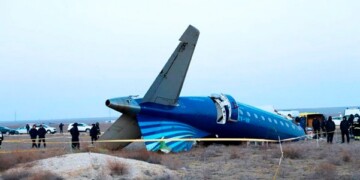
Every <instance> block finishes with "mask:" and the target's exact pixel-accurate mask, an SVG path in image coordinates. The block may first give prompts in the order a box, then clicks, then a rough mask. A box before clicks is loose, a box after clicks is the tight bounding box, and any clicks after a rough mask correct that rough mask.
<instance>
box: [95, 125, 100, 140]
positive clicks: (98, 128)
mask: <svg viewBox="0 0 360 180" xmlns="http://www.w3.org/2000/svg"><path fill="white" fill-rule="evenodd" d="M95 126H96V130H97V139H99V137H100V134H101V131H100V125H99V122H96V125H95Z"/></svg>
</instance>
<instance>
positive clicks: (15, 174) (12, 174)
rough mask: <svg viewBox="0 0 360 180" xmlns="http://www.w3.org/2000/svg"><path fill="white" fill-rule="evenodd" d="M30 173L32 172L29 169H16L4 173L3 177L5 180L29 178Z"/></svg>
mask: <svg viewBox="0 0 360 180" xmlns="http://www.w3.org/2000/svg"><path fill="white" fill-rule="evenodd" d="M30 175H31V173H30V172H28V171H21V170H14V171H8V172H6V173H4V174H2V176H1V179H3V180H19V179H28V178H29V177H30Z"/></svg>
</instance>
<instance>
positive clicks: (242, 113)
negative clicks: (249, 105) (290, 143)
mask: <svg viewBox="0 0 360 180" xmlns="http://www.w3.org/2000/svg"><path fill="white" fill-rule="evenodd" d="M239 112H240V114H241V115H244V112H243V111H242V110H241V109H239ZM246 114H247V116H249V117H251V114H250V112H246ZM254 117H255V118H256V119H258V118H259V116H258V115H257V114H255V113H254ZM261 119H262V120H263V121H265V117H264V116H261ZM273 120H274V123H275V124H278V122H277V120H276V119H273ZM268 121H269V122H270V123H272V119H271V118H270V117H268ZM279 122H280V124H281V126H284V124H285V125H286V126H287V127H290V126H289V124H288V123H283V122H282V121H280V120H279ZM291 127H292V128H293V129H295V126H294V125H293V124H292V125H291Z"/></svg>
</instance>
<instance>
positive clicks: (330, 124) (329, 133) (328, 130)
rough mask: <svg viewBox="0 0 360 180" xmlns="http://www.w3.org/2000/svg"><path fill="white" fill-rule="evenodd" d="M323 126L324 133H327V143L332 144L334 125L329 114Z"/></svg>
mask: <svg viewBox="0 0 360 180" xmlns="http://www.w3.org/2000/svg"><path fill="white" fill-rule="evenodd" d="M325 128H326V133H327V143H330V144H332V141H333V137H334V133H335V128H336V127H335V123H334V121H333V120H332V117H331V116H329V118H328V120H327V122H326V124H325Z"/></svg>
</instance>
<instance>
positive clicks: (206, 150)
mask: <svg viewBox="0 0 360 180" xmlns="http://www.w3.org/2000/svg"><path fill="white" fill-rule="evenodd" d="M55 137H56V136H55ZM86 138H88V136H87V135H84V136H82V137H80V139H82V140H85V141H86ZM64 139H65V138H64ZM60 140H61V139H60ZM60 140H59V141H60ZM63 141H65V140H63ZM67 141H68V138H67ZM8 145H9V144H3V147H4V148H8V149H6V150H13V149H11V148H10V149H9V146H8ZM53 146H56V145H52V144H50V143H49V144H48V148H49V149H47V150H46V151H45V150H34V151H32V150H31V149H30V146H29V144H26V145H25V146H24V147H23V146H21V145H19V146H15V145H13V147H12V148H14V149H16V148H18V149H25V150H30V151H29V152H31V153H29V152H26V153H24V152H21V151H13V152H12V153H10V154H0V171H4V170H6V169H9V168H11V167H14V166H16V165H18V164H20V163H25V162H34V161H35V160H37V159H44V158H47V157H52V156H56V155H62V154H66V153H70V152H71V151H70V149H69V147H70V146H69V145H66V146H67V147H68V149H64V150H63V149H61V148H63V147H64V145H63V144H61V145H59V146H56V147H58V149H61V151H58V150H57V151H55V152H53V151H51V148H53ZM139 147H140V146H139ZM282 147H283V152H284V156H285V158H284V159H283V161H282V164H281V168H280V171H279V174H278V177H277V178H279V179H334V178H337V179H359V178H360V173H358V169H359V168H360V156H357V155H358V154H360V142H359V141H353V142H351V143H350V144H340V143H336V141H335V142H334V144H327V143H326V141H319V146H318V145H317V142H316V141H311V140H309V141H299V142H293V143H284V144H282ZM81 148H82V149H81V151H85V152H99V153H103V154H110V155H115V156H120V157H124V158H131V159H136V160H141V161H145V162H150V163H155V164H161V165H164V166H166V167H168V168H170V169H173V170H176V171H178V172H180V173H181V174H183V177H182V178H183V179H223V178H224V177H227V178H228V179H239V178H240V179H241V178H244V179H272V178H273V175H274V174H275V171H276V168H277V167H278V163H279V158H280V156H281V151H280V146H279V144H277V143H275V144H269V145H268V146H261V145H256V144H251V143H250V144H249V145H246V144H244V145H235V146H234V145H233V146H224V145H218V144H212V145H209V146H206V147H204V146H195V147H194V148H193V149H192V150H191V151H188V152H182V153H170V154H162V153H154V152H148V151H146V150H145V149H144V146H142V147H141V148H138V149H136V148H135V149H123V150H121V151H108V150H105V149H102V148H98V147H88V146H87V145H86V143H85V142H82V143H81ZM29 154H31V155H29ZM34 163H36V162H34ZM27 166H28V167H31V166H32V164H27ZM31 175H32V173H30V172H17V173H14V177H15V178H14V179H21V177H27V178H25V179H28V178H30V176H31ZM54 176H55V175H54ZM4 177H5V178H11V177H9V176H7V174H3V179H5V178H4ZM105 177H109V175H108V174H107V173H106V174H99V177H98V179H104V178H105Z"/></svg>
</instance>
